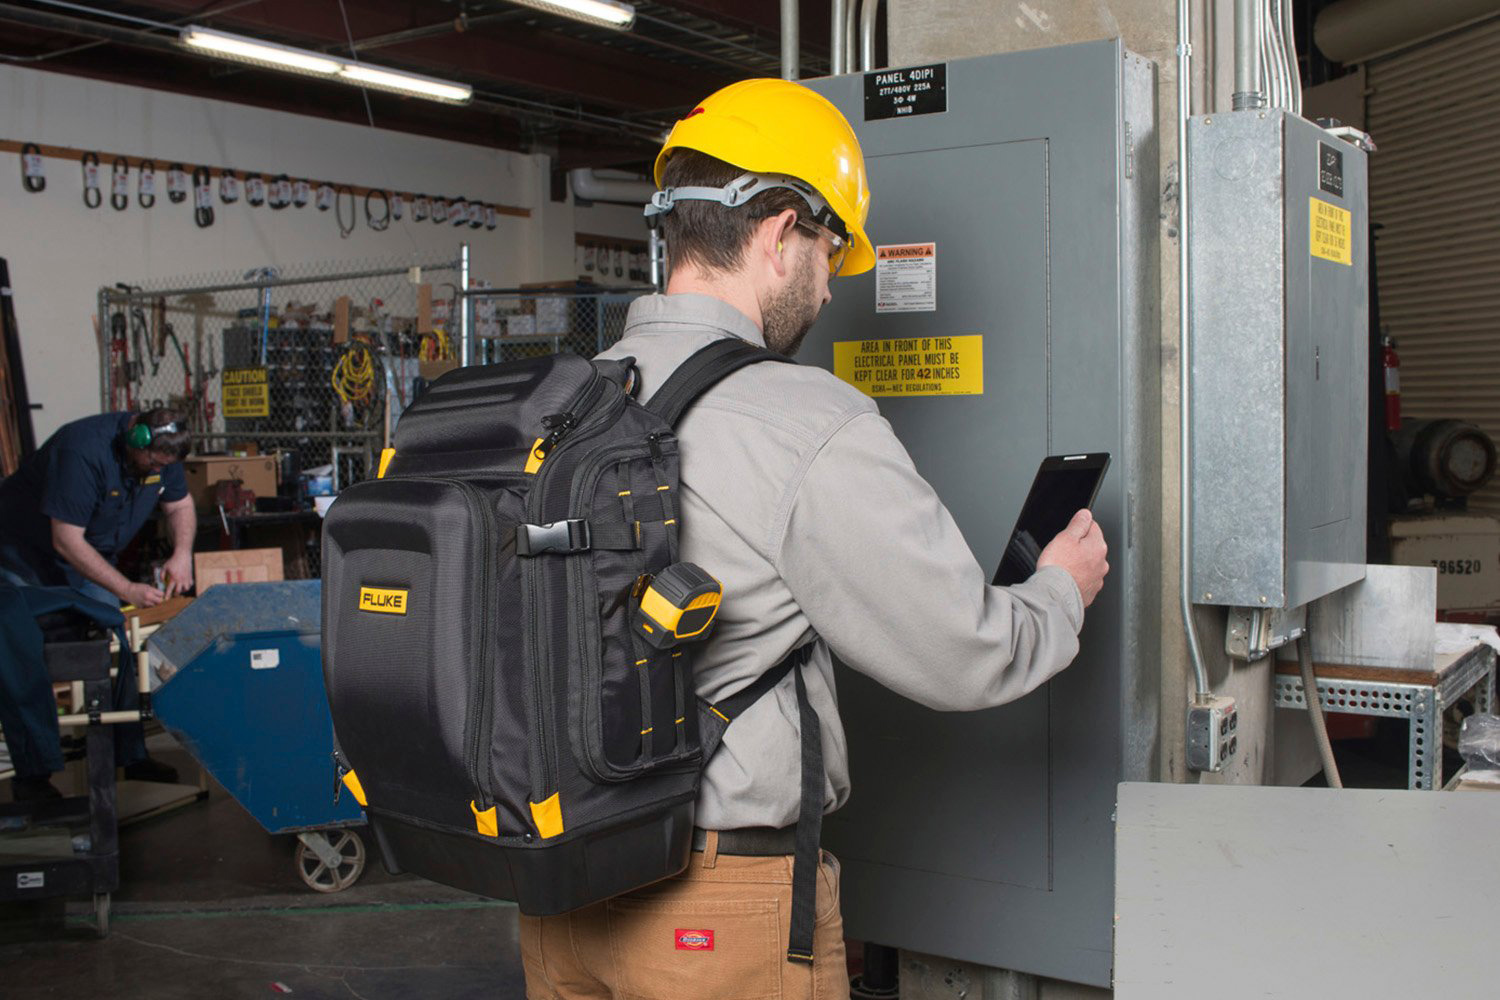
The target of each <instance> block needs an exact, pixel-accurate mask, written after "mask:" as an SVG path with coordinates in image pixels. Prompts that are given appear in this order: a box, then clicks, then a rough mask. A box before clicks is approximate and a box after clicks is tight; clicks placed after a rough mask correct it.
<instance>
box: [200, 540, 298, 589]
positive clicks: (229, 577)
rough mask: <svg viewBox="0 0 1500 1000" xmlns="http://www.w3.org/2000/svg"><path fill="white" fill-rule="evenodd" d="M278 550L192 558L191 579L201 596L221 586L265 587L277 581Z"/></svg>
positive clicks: (278, 573)
mask: <svg viewBox="0 0 1500 1000" xmlns="http://www.w3.org/2000/svg"><path fill="white" fill-rule="evenodd" d="M281 559H282V556H281V550H280V549H234V550H232V551H229V552H199V553H197V554H195V555H194V556H193V577H194V580H195V582H196V583H197V585H198V593H199V595H200V596H201V595H202V594H203V592H204V591H205V590H207V589H208V588H209V587H212V586H214V585H216V584H220V583H266V582H269V581H273V580H280V579H281V578H282V573H281Z"/></svg>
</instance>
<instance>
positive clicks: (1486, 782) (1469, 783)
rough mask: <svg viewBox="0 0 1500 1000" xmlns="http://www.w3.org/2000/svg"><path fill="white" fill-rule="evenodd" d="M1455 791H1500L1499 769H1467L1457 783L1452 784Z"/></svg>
mask: <svg viewBox="0 0 1500 1000" xmlns="http://www.w3.org/2000/svg"><path fill="white" fill-rule="evenodd" d="M1453 790H1454V791H1455V792H1500V771H1497V770H1485V771H1469V772H1468V773H1466V774H1465V775H1464V776H1463V777H1462V778H1459V779H1458V784H1456V785H1454V786H1453Z"/></svg>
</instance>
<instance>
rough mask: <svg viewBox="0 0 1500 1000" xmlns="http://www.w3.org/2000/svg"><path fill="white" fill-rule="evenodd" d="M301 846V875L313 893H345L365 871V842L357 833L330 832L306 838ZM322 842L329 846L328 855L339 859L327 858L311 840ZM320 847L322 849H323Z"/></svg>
mask: <svg viewBox="0 0 1500 1000" xmlns="http://www.w3.org/2000/svg"><path fill="white" fill-rule="evenodd" d="M301 836H302V837H305V838H307V839H306V840H304V839H301V838H299V840H298V843H297V874H298V875H299V876H301V878H302V881H303V882H305V883H307V887H308V888H309V889H314V890H316V891H317V892H342V891H343V890H345V889H347V888H349V887H350V886H351V885H353V884H354V883H355V882H357V881H359V877H360V875H362V874H363V873H364V870H365V842H364V840H363V839H361V838H360V835H359V834H357V833H355V832H354V831H353V830H329V831H328V832H327V833H322V832H319V833H309V834H303V835H301ZM315 837H316V838H318V839H319V840H321V841H322V842H323V844H326V845H327V851H331V852H332V855H334V856H336V857H337V863H333V857H329V856H325V855H326V853H327V852H319V851H318V850H317V849H315V848H314V847H313V846H311V845H309V844H308V842H307V840H311V839H312V838H315ZM323 844H320V845H318V846H323Z"/></svg>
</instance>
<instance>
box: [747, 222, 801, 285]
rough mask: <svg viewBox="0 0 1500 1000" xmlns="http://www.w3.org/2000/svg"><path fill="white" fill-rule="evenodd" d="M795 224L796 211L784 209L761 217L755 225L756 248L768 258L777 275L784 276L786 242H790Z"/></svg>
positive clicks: (785, 272)
mask: <svg viewBox="0 0 1500 1000" xmlns="http://www.w3.org/2000/svg"><path fill="white" fill-rule="evenodd" d="M796 225H797V213H796V212H794V211H792V210H791V209H786V210H785V211H782V212H778V213H777V214H775V215H773V216H771V217H770V218H768V219H762V220H761V221H760V225H759V226H757V227H756V244H757V247H756V249H757V251H758V252H759V253H760V254H762V255H764V256H765V257H766V258H767V259H768V260H769V262H770V264H771V266H772V268H773V269H774V270H775V272H776V275H777V277H783V278H784V277H786V274H787V269H788V263H787V261H788V258H787V244H788V243H790V242H791V233H792V229H793V228H795V227H796Z"/></svg>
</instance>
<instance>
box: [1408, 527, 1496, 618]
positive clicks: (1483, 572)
mask: <svg viewBox="0 0 1500 1000" xmlns="http://www.w3.org/2000/svg"><path fill="white" fill-rule="evenodd" d="M1391 561H1392V562H1393V563H1396V564H1397V565H1401V566H1432V567H1434V568H1436V569H1437V574H1438V577H1437V606H1438V610H1439V611H1454V610H1460V609H1483V608H1495V607H1500V521H1497V520H1496V519H1495V518H1493V517H1484V516H1482V515H1479V514H1420V515H1415V516H1410V517H1393V518H1391Z"/></svg>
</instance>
